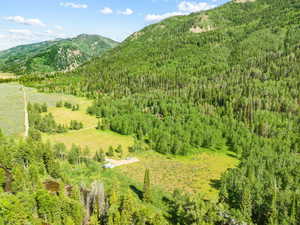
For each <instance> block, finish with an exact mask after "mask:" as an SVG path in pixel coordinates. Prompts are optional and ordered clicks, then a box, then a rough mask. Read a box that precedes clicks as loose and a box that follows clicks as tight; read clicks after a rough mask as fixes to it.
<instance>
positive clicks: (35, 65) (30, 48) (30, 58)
mask: <svg viewBox="0 0 300 225" xmlns="http://www.w3.org/2000/svg"><path fill="white" fill-rule="evenodd" d="M117 45H118V43H117V42H115V41H113V40H110V39H108V38H104V37H102V36H99V35H87V34H82V35H79V36H77V37H75V38H69V39H57V40H54V41H45V42H41V43H35V44H29V45H22V46H17V47H15V48H11V49H8V50H5V51H2V52H0V71H2V72H12V73H16V74H28V73H35V72H54V71H66V70H72V69H74V68H76V67H78V66H79V65H81V64H83V63H85V62H86V61H88V60H90V59H91V58H92V57H95V56H100V55H101V54H103V53H104V52H105V51H106V50H108V49H111V48H113V47H115V46H117Z"/></svg>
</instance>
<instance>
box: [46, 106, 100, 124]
mask: <svg viewBox="0 0 300 225" xmlns="http://www.w3.org/2000/svg"><path fill="white" fill-rule="evenodd" d="M48 111H49V112H50V113H52V115H53V116H54V118H55V120H56V122H57V123H59V124H64V125H70V122H71V120H77V121H80V122H82V123H83V124H84V128H88V127H90V128H91V127H96V126H97V123H98V119H97V118H96V117H93V116H90V115H88V114H85V113H83V112H82V111H72V110H71V109H65V108H50V109H49V110H48Z"/></svg>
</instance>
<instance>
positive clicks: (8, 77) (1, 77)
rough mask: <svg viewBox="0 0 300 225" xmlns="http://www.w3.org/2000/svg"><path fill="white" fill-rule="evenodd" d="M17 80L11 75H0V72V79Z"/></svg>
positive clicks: (0, 73)
mask: <svg viewBox="0 0 300 225" xmlns="http://www.w3.org/2000/svg"><path fill="white" fill-rule="evenodd" d="M14 78H17V76H16V75H15V74H13V73H2V72H0V79H4V80H5V79H14Z"/></svg>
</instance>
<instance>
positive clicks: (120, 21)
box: [0, 0, 228, 50]
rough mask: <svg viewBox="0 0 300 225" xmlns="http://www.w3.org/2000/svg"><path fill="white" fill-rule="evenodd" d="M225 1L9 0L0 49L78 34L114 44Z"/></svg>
mask: <svg viewBox="0 0 300 225" xmlns="http://www.w3.org/2000/svg"><path fill="white" fill-rule="evenodd" d="M227 1H228V0H74V1H73V0H66V1H64V0H9V1H3V2H1V8H0V50H3V49H7V48H10V47H14V46H17V45H20V44H28V43H33V42H39V41H44V40H51V39H55V38H66V37H73V36H76V35H78V34H81V33H88V34H100V35H103V36H106V37H109V38H112V39H114V40H117V41H122V40H124V39H125V38H126V37H127V36H128V35H130V34H131V33H133V32H135V31H137V30H140V29H141V28H143V27H144V26H146V25H148V24H151V23H156V22H158V21H160V20H162V19H164V18H167V17H170V16H174V15H184V14H189V13H191V12H197V11H201V10H207V9H210V8H213V7H216V6H218V5H221V4H223V3H225V2H227Z"/></svg>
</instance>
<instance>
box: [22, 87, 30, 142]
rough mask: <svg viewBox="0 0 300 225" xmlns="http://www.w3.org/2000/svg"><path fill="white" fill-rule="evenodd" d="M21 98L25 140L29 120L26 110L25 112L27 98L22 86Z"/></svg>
mask: <svg viewBox="0 0 300 225" xmlns="http://www.w3.org/2000/svg"><path fill="white" fill-rule="evenodd" d="M22 91H23V98H24V128H25V131H24V137H25V138H27V137H28V134H29V119H28V110H27V98H26V92H25V89H24V86H22Z"/></svg>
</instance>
